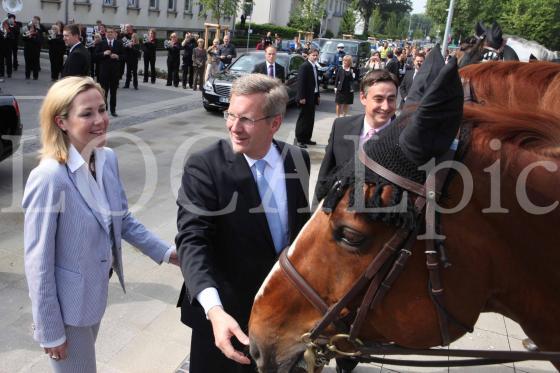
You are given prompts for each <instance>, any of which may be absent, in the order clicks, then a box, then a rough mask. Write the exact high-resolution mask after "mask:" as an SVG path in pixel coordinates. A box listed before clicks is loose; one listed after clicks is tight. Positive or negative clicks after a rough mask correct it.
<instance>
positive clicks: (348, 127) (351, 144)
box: [315, 114, 364, 197]
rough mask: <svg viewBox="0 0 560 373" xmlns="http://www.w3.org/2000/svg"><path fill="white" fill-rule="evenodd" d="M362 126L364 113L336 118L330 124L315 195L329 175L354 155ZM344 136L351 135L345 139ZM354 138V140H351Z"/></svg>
mask: <svg viewBox="0 0 560 373" xmlns="http://www.w3.org/2000/svg"><path fill="white" fill-rule="evenodd" d="M363 127H364V114H360V115H353V116H350V117H342V118H337V119H336V120H335V121H334V123H333V126H332V129H331V134H330V136H329V143H328V144H327V147H326V149H325V157H324V158H323V161H322V162H321V168H320V169H319V176H318V177H317V185H316V187H315V196H317V197H320V196H318V195H317V192H318V191H319V189H320V188H321V187H322V186H323V184H325V183H326V182H327V180H328V179H329V177H330V176H332V175H333V173H335V172H336V170H338V169H339V168H340V167H341V166H343V165H344V164H345V163H346V162H348V161H349V160H350V159H352V158H353V157H354V155H355V154H356V149H357V146H358V145H357V144H356V142H355V141H359V138H360V134H361V133H362V128H363ZM345 136H351V138H348V139H346V138H345ZM353 139H354V140H353Z"/></svg>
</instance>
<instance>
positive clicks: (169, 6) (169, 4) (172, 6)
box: [167, 0, 175, 10]
mask: <svg viewBox="0 0 560 373" xmlns="http://www.w3.org/2000/svg"><path fill="white" fill-rule="evenodd" d="M167 9H169V10H175V0H167Z"/></svg>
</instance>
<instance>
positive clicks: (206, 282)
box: [175, 74, 310, 373]
mask: <svg viewBox="0 0 560 373" xmlns="http://www.w3.org/2000/svg"><path fill="white" fill-rule="evenodd" d="M287 102H288V94H287V91H286V88H285V87H284V85H283V84H282V83H280V81H279V80H278V79H272V78H269V77H268V76H264V75H262V74H248V75H246V76H243V77H241V78H239V79H237V80H235V82H234V83H233V87H232V91H231V101H230V106H229V111H225V112H224V117H225V118H226V127H227V130H228V132H229V136H230V140H231V143H230V142H227V141H226V140H219V141H217V142H216V143H214V144H212V145H210V146H209V147H207V148H205V149H204V150H202V151H200V152H197V153H194V154H192V155H191V156H190V157H189V159H188V160H187V162H186V165H185V168H184V173H183V177H182V182H181V188H180V190H179V194H178V199H177V204H178V207H179V210H178V217H177V228H178V234H177V237H176V239H175V242H176V246H177V252H178V255H179V258H180V263H181V270H182V273H183V276H184V279H185V283H184V286H183V288H182V291H181V295H180V298H179V303H178V305H179V306H180V307H181V321H182V322H183V323H185V324H186V325H188V326H190V327H191V328H192V337H191V344H190V346H191V351H190V370H189V371H190V372H191V373H207V372H212V373H214V372H216V373H217V372H220V373H234V372H235V373H240V372H247V373H249V372H250V373H253V372H255V366H254V364H251V361H250V358H249V357H248V356H246V355H245V354H244V353H243V352H241V351H240V349H241V348H242V347H241V346H243V345H245V346H247V344H248V342H249V338H248V337H247V335H246V333H247V324H248V320H249V315H250V312H251V307H252V304H253V299H254V297H255V295H256V293H257V291H258V289H259V287H260V285H261V283H262V282H263V280H264V279H265V278H266V276H267V274H268V272H269V271H270V270H271V268H272V266H273V265H274V263H275V262H276V260H277V257H278V254H279V252H280V251H281V250H282V249H284V247H286V246H288V245H289V244H290V243H291V242H293V240H294V239H295V237H296V236H297V234H298V232H299V231H300V229H301V228H302V227H303V225H304V224H305V222H306V221H307V219H308V218H309V204H308V200H307V197H306V192H305V191H306V190H307V187H308V182H309V167H310V166H309V165H310V163H309V155H308V154H307V152H305V151H304V150H302V149H299V148H297V147H295V146H292V145H288V144H286V143H283V142H281V141H276V140H274V139H273V137H274V135H275V134H276V132H277V131H278V129H279V128H280V125H281V123H282V118H283V116H284V113H285V110H286V104H287ZM234 346H235V347H234Z"/></svg>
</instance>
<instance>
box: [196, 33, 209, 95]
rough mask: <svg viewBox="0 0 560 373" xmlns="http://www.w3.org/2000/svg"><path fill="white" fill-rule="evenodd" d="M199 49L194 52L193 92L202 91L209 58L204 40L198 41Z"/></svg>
mask: <svg viewBox="0 0 560 373" xmlns="http://www.w3.org/2000/svg"><path fill="white" fill-rule="evenodd" d="M196 43H197V45H198V46H197V47H196V48H195V49H194V50H193V90H194V91H196V90H197V87H198V89H202V87H203V86H204V72H205V67H206V60H207V59H208V56H207V54H206V50H205V49H204V39H198V40H197V41H196Z"/></svg>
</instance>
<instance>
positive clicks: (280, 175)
mask: <svg viewBox="0 0 560 373" xmlns="http://www.w3.org/2000/svg"><path fill="white" fill-rule="evenodd" d="M267 68H268V67H267ZM243 155H244V157H245V160H246V161H247V164H248V165H249V168H250V169H251V172H252V173H253V177H254V178H256V175H255V170H254V167H253V165H254V164H255V163H256V162H257V161H258V159H253V158H250V157H249V156H247V155H246V154H243ZM262 159H264V160H265V162H266V164H267V167H266V168H265V170H264V177H265V179H266V181H267V182H268V185H269V186H270V189H271V190H273V191H274V193H273V196H272V197H273V198H274V200H275V201H276V206H277V207H278V213H279V214H280V221H281V222H282V227H283V229H284V232H285V234H286V235H289V228H288V194H287V192H286V174H285V172H284V161H283V160H282V157H281V156H280V152H279V150H278V149H277V148H276V146H275V145H274V144H271V146H270V149H268V152H267V153H266V155H265V156H264V157H263V158H262ZM286 238H287V239H286V242H288V241H289V237H286ZM196 300H198V303H200V305H201V306H202V308H204V313H205V314H206V317H208V311H210V309H211V308H212V307H214V306H222V301H221V300H220V295H219V294H218V290H217V289H216V288H214V287H208V288H206V289H204V290H202V291H201V292H200V293H198V294H197V295H196Z"/></svg>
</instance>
